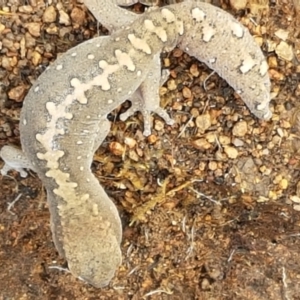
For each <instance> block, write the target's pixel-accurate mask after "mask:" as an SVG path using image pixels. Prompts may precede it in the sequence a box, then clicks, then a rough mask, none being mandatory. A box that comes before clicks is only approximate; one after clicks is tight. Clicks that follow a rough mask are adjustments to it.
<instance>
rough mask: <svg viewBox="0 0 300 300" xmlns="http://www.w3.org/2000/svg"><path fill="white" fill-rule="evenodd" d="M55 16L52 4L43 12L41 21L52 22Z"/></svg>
mask: <svg viewBox="0 0 300 300" xmlns="http://www.w3.org/2000/svg"><path fill="white" fill-rule="evenodd" d="M56 16H57V13H56V10H55V8H54V7H53V6H48V7H47V8H46V9H45V12H44V14H43V21H44V22H45V23H53V22H55V21H56Z"/></svg>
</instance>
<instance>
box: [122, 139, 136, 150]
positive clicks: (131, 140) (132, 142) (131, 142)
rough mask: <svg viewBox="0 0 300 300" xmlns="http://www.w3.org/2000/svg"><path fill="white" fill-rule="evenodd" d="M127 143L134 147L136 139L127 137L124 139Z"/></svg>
mask: <svg viewBox="0 0 300 300" xmlns="http://www.w3.org/2000/svg"><path fill="white" fill-rule="evenodd" d="M124 143H125V145H127V146H128V147H129V148H134V147H135V146H136V140H135V139H133V138H131V137H125V139H124Z"/></svg>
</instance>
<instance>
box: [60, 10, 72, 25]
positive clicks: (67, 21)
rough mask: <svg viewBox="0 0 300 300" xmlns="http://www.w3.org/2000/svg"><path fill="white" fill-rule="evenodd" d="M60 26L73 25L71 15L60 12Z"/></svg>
mask: <svg viewBox="0 0 300 300" xmlns="http://www.w3.org/2000/svg"><path fill="white" fill-rule="evenodd" d="M59 24H63V25H65V26H69V25H71V19H70V17H69V15H68V14H67V13H66V12H65V11H63V10H60V11H59Z"/></svg>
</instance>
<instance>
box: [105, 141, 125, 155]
mask: <svg viewBox="0 0 300 300" xmlns="http://www.w3.org/2000/svg"><path fill="white" fill-rule="evenodd" d="M109 150H110V151H111V152H112V153H113V154H114V155H117V156H121V155H123V153H124V151H125V148H124V147H123V146H122V145H121V144H120V143H118V142H112V143H110V144H109Z"/></svg>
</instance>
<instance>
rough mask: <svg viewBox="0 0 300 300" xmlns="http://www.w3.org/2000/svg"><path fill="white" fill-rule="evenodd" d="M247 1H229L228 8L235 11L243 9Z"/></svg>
mask: <svg viewBox="0 0 300 300" xmlns="http://www.w3.org/2000/svg"><path fill="white" fill-rule="evenodd" d="M247 2H248V0H230V6H231V7H232V8H233V9H235V10H241V9H245V8H246V5H247Z"/></svg>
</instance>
